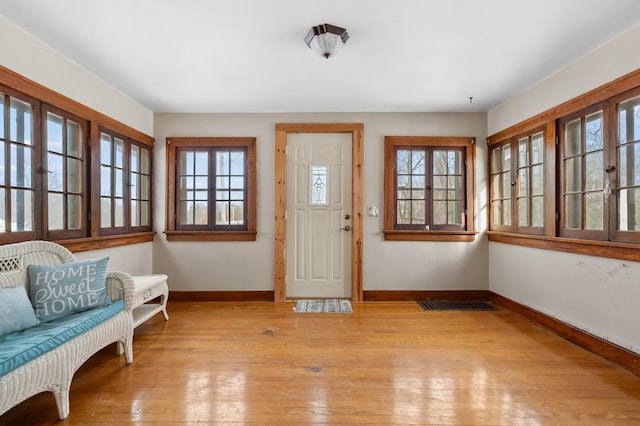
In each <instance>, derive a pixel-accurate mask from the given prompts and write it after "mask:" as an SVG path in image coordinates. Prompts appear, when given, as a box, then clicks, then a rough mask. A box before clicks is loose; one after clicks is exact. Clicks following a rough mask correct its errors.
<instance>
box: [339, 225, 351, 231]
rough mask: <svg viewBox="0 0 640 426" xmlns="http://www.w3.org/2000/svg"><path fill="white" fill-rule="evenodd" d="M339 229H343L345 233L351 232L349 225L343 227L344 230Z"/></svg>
mask: <svg viewBox="0 0 640 426" xmlns="http://www.w3.org/2000/svg"><path fill="white" fill-rule="evenodd" d="M340 229H344V230H345V231H351V227H350V226H349V225H347V226H345V227H344V228H340Z"/></svg>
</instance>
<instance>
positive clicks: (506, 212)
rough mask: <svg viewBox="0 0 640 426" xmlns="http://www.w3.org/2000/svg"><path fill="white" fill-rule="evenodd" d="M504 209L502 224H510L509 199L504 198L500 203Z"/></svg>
mask: <svg viewBox="0 0 640 426" xmlns="http://www.w3.org/2000/svg"><path fill="white" fill-rule="evenodd" d="M502 208H503V211H504V222H503V225H511V200H508V199H507V200H504V204H503V205H502Z"/></svg>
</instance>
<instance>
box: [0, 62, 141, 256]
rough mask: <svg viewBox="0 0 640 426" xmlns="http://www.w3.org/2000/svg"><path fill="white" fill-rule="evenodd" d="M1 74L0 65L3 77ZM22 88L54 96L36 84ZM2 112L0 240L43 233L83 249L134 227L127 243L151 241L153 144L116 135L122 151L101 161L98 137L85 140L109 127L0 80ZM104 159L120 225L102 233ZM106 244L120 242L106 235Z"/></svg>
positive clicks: (44, 236)
mask: <svg viewBox="0 0 640 426" xmlns="http://www.w3.org/2000/svg"><path fill="white" fill-rule="evenodd" d="M6 73H7V71H3V70H0V77H3V78H4V77H6V75H5V74H6ZM23 86H24V88H25V89H28V90H31V91H33V92H36V93H37V94H39V95H42V96H43V97H45V98H47V99H50V100H51V99H57V95H54V94H51V92H48V91H46V90H43V89H42V88H40V87H39V86H38V87H36V86H34V87H33V88H32V87H31V86H30V85H29V84H27V83H24V84H23ZM65 105H66V106H69V107H72V109H75V110H78V111H80V112H81V113H83V112H85V113H87V115H89V116H92V117H93V118H94V119H95V118H96V116H98V115H99V114H97V113H95V112H91V111H90V110H88V108H86V107H82V106H79V105H76V104H74V103H73V102H68V101H66V103H65ZM0 110H1V111H2V114H1V115H0V244H6V243H12V242H19V241H26V240H33V239H45V240H55V241H60V242H62V243H63V244H64V245H66V246H67V247H68V248H71V249H72V250H86V249H94V248H100V247H101V246H102V244H101V243H100V242H99V237H100V236H101V235H113V234H121V235H129V234H133V233H136V236H134V237H129V236H127V240H126V242H125V243H126V244H130V243H131V242H138V241H140V242H142V241H150V240H151V238H152V230H151V208H150V205H151V188H150V185H151V158H152V149H151V146H150V142H147V141H145V142H144V143H143V142H139V141H137V140H134V139H132V138H128V137H124V136H116V137H119V138H120V140H121V141H123V144H122V148H123V149H124V151H122V152H120V151H119V147H120V144H117V143H116V144H115V145H116V148H115V151H114V152H112V153H111V154H110V158H111V160H110V161H111V162H106V161H104V162H101V158H100V156H101V152H100V151H101V143H100V141H98V143H94V144H93V145H90V143H89V140H90V135H91V134H92V132H95V137H96V138H99V137H100V134H102V135H103V136H104V135H108V134H110V132H111V131H110V130H108V129H107V128H106V127H105V128H104V130H103V131H102V132H99V131H98V130H97V129H98V125H97V124H96V123H95V122H92V121H90V120H88V119H85V118H82V116H81V115H78V114H74V113H70V112H68V111H65V110H63V109H61V108H59V107H56V106H54V105H52V104H50V103H47V102H43V101H42V100H40V99H37V98H34V97H31V96H29V95H26V94H24V93H21V92H18V91H15V90H13V89H12V88H10V87H6V86H0ZM106 121H109V120H106ZM116 127H121V128H122V129H124V131H125V132H126V131H128V129H127V128H126V127H125V126H121V125H116ZM135 133H136V134H137V132H135ZM127 150H130V153H129V151H127ZM106 165H109V166H110V167H111V168H110V169H108V170H107V172H108V173H105V172H104V170H102V172H103V175H105V174H109V175H110V176H109V185H108V187H109V188H111V189H113V188H119V189H114V190H113V193H112V194H111V197H112V198H111V199H110V201H111V202H112V205H114V206H117V208H116V209H115V213H112V214H111V216H110V218H109V220H111V222H110V223H112V224H120V223H123V225H122V226H120V227H119V228H117V229H116V228H115V227H112V228H110V229H107V231H106V232H103V231H104V230H103V229H102V228H100V222H101V219H102V217H101V214H100V205H101V204H103V200H104V199H105V198H107V197H106V196H105V195H106V192H107V188H106V187H105V186H102V187H101V182H100V181H101V169H106V168H105V166H106ZM118 171H120V172H121V173H120V174H118ZM122 173H125V174H124V175H122ZM127 173H130V175H127ZM113 200H115V201H113ZM123 213H124V215H125V216H124V217H123V216H122V214H123ZM118 221H120V222H118ZM143 234H148V235H143ZM149 236H151V238H149ZM108 245H109V246H117V245H120V242H118V241H116V240H115V239H114V238H113V237H110V239H109V242H108Z"/></svg>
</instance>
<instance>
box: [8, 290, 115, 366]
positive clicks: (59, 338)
mask: <svg viewBox="0 0 640 426" xmlns="http://www.w3.org/2000/svg"><path fill="white" fill-rule="evenodd" d="M123 309H124V301H123V300H117V301H115V302H113V303H112V304H111V305H109V306H106V307H103V308H97V309H92V310H90V311H85V312H81V313H78V314H73V315H69V316H66V317H64V318H60V319H57V320H54V321H51V322H43V323H40V325H39V326H37V327H32V328H28V329H26V330H23V331H19V332H16V333H12V334H7V335H6V336H0V376H4V375H5V374H7V373H9V372H10V371H13V370H15V369H16V368H18V367H20V366H21V365H24V364H26V363H27V362H29V361H31V360H33V359H35V358H37V357H38V356H40V355H42V354H44V353H46V352H49V351H50V350H52V349H55V348H56V347H58V346H60V345H61V344H63V343H65V342H68V341H69V340H71V339H73V338H74V337H76V336H78V335H80V334H82V333H84V332H85V331H87V330H90V329H92V328H93V327H95V326H96V325H98V324H100V323H102V322H104V321H106V320H108V319H109V318H111V317H113V316H115V315H117V314H118V313H119V312H120V311H122V310H123Z"/></svg>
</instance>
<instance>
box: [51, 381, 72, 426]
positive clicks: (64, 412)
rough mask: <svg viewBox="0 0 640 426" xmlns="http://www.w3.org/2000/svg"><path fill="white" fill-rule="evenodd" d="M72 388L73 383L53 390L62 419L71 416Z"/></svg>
mask: <svg viewBox="0 0 640 426" xmlns="http://www.w3.org/2000/svg"><path fill="white" fill-rule="evenodd" d="M70 390H71V383H69V384H67V385H65V386H61V387H60V388H59V389H56V390H54V391H53V397H54V398H55V399H56V406H57V407H58V416H59V417H60V419H61V420H62V419H66V418H67V417H69V412H70V409H69V391H70Z"/></svg>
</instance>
